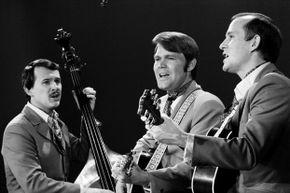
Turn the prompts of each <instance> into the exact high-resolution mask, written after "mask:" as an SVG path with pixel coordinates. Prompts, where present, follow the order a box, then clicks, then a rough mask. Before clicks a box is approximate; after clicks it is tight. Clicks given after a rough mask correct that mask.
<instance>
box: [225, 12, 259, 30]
mask: <svg viewBox="0 0 290 193" xmlns="http://www.w3.org/2000/svg"><path fill="white" fill-rule="evenodd" d="M253 18H254V16H251V15H247V16H242V17H237V18H235V19H234V20H233V21H232V22H231V23H230V25H229V28H228V30H227V34H231V33H238V31H239V30H240V29H242V28H243V27H244V25H245V24H246V23H248V22H249V21H250V20H252V19H253Z"/></svg>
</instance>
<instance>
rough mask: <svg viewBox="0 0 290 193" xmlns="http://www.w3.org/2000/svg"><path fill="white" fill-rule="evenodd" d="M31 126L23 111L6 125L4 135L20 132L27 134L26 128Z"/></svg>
mask: <svg viewBox="0 0 290 193" xmlns="http://www.w3.org/2000/svg"><path fill="white" fill-rule="evenodd" d="M30 127H32V124H31V123H30V121H29V120H28V119H27V118H26V117H25V115H24V114H23V113H20V114H18V115H17V116H15V117H14V118H13V119H12V120H11V121H10V122H9V123H8V124H7V126H6V128H5V131H4V136H3V138H4V137H5V135H7V134H21V135H27V133H28V128H30Z"/></svg>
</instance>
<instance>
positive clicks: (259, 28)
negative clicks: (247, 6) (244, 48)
mask: <svg viewBox="0 0 290 193" xmlns="http://www.w3.org/2000/svg"><path fill="white" fill-rule="evenodd" d="M244 16H253V19H251V20H250V21H249V22H248V23H246V24H245V25H244V27H243V28H244V30H245V34H246V35H245V40H251V39H252V38H253V37H254V36H255V35H259V36H260V37H261V42H260V44H259V46H258V48H257V51H259V52H260V54H261V56H262V57H263V59H264V60H266V61H270V62H273V63H275V62H276V61H277V59H278V57H279V54H280V49H281V46H282V35H281V32H280V30H279V28H278V27H277V26H276V25H275V24H274V21H273V20H272V19H271V18H270V17H268V16H266V15H263V14H261V13H249V12H246V13H238V14H236V15H234V16H233V17H232V19H231V20H232V21H233V20H234V19H236V18H239V17H244Z"/></svg>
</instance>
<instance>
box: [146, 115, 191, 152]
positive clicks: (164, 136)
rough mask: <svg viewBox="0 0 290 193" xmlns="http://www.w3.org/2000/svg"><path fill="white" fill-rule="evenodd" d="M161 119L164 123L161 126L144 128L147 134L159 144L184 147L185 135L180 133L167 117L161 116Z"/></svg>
mask: <svg viewBox="0 0 290 193" xmlns="http://www.w3.org/2000/svg"><path fill="white" fill-rule="evenodd" d="M162 118H163V119H164V122H163V123H162V124H161V125H158V126H155V125H152V126H150V128H149V127H148V126H147V127H146V128H147V129H148V130H149V133H150V134H151V135H152V136H153V137H154V139H156V140H157V141H159V142H160V143H165V144H168V145H178V146H180V147H185V144H186V140H187V133H186V132H184V131H182V130H181V129H180V128H179V126H178V125H177V124H175V123H174V122H173V120H172V119H170V118H169V117H168V116H166V115H162Z"/></svg>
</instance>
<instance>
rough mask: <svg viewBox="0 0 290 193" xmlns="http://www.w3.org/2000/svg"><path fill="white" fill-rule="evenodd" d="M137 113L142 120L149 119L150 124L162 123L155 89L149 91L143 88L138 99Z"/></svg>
mask: <svg viewBox="0 0 290 193" xmlns="http://www.w3.org/2000/svg"><path fill="white" fill-rule="evenodd" d="M137 114H138V115H140V116H141V120H142V121H145V120H147V121H149V123H150V124H152V125H160V124H161V123H163V121H164V120H163V119H162V118H161V115H160V111H159V99H158V95H157V93H156V90H155V89H152V90H151V91H149V89H145V90H144V92H143V94H142V96H141V97H140V100H139V107H138V111H137Z"/></svg>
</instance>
